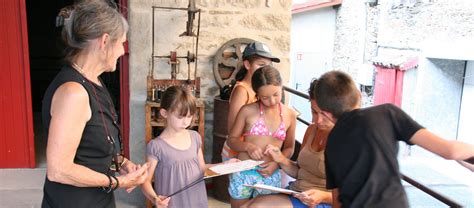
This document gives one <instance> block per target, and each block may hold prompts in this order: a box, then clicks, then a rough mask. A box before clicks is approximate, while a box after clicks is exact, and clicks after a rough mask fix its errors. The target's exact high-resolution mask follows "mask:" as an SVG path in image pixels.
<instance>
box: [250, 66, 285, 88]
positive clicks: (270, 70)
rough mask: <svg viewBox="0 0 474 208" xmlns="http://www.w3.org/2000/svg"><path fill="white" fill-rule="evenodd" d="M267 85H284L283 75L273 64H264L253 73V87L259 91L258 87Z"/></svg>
mask: <svg viewBox="0 0 474 208" xmlns="http://www.w3.org/2000/svg"><path fill="white" fill-rule="evenodd" d="M265 85H274V86H282V81H281V75H280V72H278V69H276V68H275V67H273V66H269V65H266V66H262V67H260V68H258V69H257V70H255V72H254V73H253V75H252V89H253V91H254V92H256V93H258V89H259V88H260V87H262V86H265Z"/></svg>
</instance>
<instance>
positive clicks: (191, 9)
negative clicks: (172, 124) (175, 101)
mask: <svg viewBox="0 0 474 208" xmlns="http://www.w3.org/2000/svg"><path fill="white" fill-rule="evenodd" d="M161 10H178V11H179V10H181V11H186V12H187V22H186V30H185V31H184V32H183V33H181V34H179V36H180V37H181V36H190V37H192V38H194V40H195V47H194V48H193V51H189V50H188V51H187V53H186V54H178V52H177V51H170V52H169V54H166V55H164V54H160V55H157V54H155V13H156V12H157V11H161ZM196 15H197V31H196V33H195V32H194V29H193V27H194V20H195V19H196ZM152 17H153V20H152V57H151V67H150V70H149V72H148V75H147V101H146V104H145V130H146V141H147V142H148V141H150V140H151V139H152V138H153V137H155V136H157V135H158V134H159V133H160V132H161V130H162V129H163V127H164V125H165V123H164V119H163V118H162V117H161V116H160V114H159V110H160V102H161V96H162V94H163V92H164V91H165V90H166V88H168V87H170V86H174V85H181V86H184V87H186V88H188V89H189V90H190V91H191V92H192V93H193V95H194V96H195V97H196V98H197V100H198V111H197V114H196V115H195V119H194V122H193V123H192V124H191V126H190V128H192V129H195V130H197V131H198V132H199V133H200V135H201V138H202V139H203V144H204V103H203V102H202V100H201V99H200V98H199V97H200V85H201V83H200V78H199V77H197V54H198V43H199V28H200V22H201V10H200V9H197V8H196V2H195V0H190V1H189V4H188V7H187V8H175V7H161V6H153V7H152ZM157 60H161V61H162V60H167V63H168V65H169V67H170V69H171V70H170V71H171V73H170V74H171V76H170V78H169V79H155V78H154V73H155V67H156V66H155V62H156V61H157ZM182 63H186V65H187V79H178V78H177V77H178V76H177V75H178V74H180V70H181V65H182ZM192 66H194V75H193V76H191V67H192ZM160 70H165V69H160ZM203 146H204V145H203Z"/></svg>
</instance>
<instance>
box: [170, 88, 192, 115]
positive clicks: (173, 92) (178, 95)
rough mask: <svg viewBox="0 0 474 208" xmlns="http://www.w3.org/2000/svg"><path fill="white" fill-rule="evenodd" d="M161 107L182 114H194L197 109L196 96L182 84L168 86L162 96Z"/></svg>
mask: <svg viewBox="0 0 474 208" xmlns="http://www.w3.org/2000/svg"><path fill="white" fill-rule="evenodd" d="M161 107H162V108H164V109H165V110H166V111H168V112H174V111H177V112H178V113H179V115H180V116H186V115H188V112H189V113H190V114H191V115H194V114H195V113H196V110H197V106H196V98H195V97H194V96H193V95H192V94H191V92H190V91H189V89H187V88H185V87H182V86H171V87H168V88H167V89H166V90H165V92H164V93H163V97H162V98H161Z"/></svg>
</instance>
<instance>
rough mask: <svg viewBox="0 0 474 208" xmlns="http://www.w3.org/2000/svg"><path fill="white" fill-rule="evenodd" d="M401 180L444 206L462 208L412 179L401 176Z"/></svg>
mask: <svg viewBox="0 0 474 208" xmlns="http://www.w3.org/2000/svg"><path fill="white" fill-rule="evenodd" d="M402 179H403V180H404V181H406V182H407V183H409V184H411V185H413V186H414V187H416V188H418V189H420V190H421V191H423V192H425V193H426V194H428V195H430V196H432V197H433V198H435V199H437V200H439V201H441V202H443V203H444V204H446V205H448V206H449V207H462V205H460V204H458V203H457V202H455V201H453V200H452V199H450V198H448V197H446V196H444V195H442V194H440V193H438V192H435V191H433V190H432V189H430V188H428V187H426V186H425V185H423V184H421V183H419V182H418V181H415V180H414V179H412V178H410V177H408V176H406V175H404V174H402Z"/></svg>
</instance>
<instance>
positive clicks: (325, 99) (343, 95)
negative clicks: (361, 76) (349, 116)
mask: <svg viewBox="0 0 474 208" xmlns="http://www.w3.org/2000/svg"><path fill="white" fill-rule="evenodd" d="M313 93H314V94H313V96H314V97H315V98H317V99H316V101H317V103H318V106H319V107H320V108H321V110H323V111H327V112H330V113H332V115H333V116H334V117H335V118H339V117H340V116H341V115H342V114H343V113H344V112H348V111H351V110H352V109H353V108H354V107H356V106H357V105H358V103H359V102H360V93H359V90H358V89H357V87H356V85H355V83H354V81H353V80H352V78H351V77H350V76H349V75H348V74H346V73H344V72H341V71H330V72H326V73H325V74H323V75H322V76H321V77H320V78H319V80H318V81H317V83H316V88H315V90H314V92H313Z"/></svg>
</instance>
